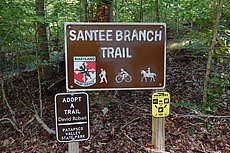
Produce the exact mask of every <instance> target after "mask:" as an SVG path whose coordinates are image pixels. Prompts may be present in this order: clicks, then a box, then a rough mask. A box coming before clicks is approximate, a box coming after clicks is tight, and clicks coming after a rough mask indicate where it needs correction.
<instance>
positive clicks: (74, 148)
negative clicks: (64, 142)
mask: <svg viewBox="0 0 230 153" xmlns="http://www.w3.org/2000/svg"><path fill="white" fill-rule="evenodd" d="M68 153H79V142H70V143H68Z"/></svg>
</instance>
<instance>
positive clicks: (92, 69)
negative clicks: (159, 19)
mask: <svg viewBox="0 0 230 153" xmlns="http://www.w3.org/2000/svg"><path fill="white" fill-rule="evenodd" d="M73 58H74V59H73V62H74V63H73V64H74V83H75V84H77V85H78V86H81V87H89V86H92V85H93V84H95V83H96V57H95V56H75V57H73Z"/></svg>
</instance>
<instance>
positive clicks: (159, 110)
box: [152, 92, 170, 117]
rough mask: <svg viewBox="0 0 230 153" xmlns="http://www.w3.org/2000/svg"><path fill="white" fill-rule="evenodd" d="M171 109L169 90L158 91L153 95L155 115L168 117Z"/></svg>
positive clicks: (153, 112) (153, 113)
mask: <svg viewBox="0 0 230 153" xmlns="http://www.w3.org/2000/svg"><path fill="white" fill-rule="evenodd" d="M169 110H170V94H169V93H168V92H156V93H154V94H153V95H152V115H153V116H154V117H166V116H168V115H169Z"/></svg>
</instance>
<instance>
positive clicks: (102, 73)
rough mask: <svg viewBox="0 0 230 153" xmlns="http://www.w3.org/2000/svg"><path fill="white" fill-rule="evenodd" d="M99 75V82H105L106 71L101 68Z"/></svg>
mask: <svg viewBox="0 0 230 153" xmlns="http://www.w3.org/2000/svg"><path fill="white" fill-rule="evenodd" d="M99 77H100V79H101V81H100V83H103V82H105V83H107V82H108V81H107V78H106V71H105V69H103V68H101V73H100V74H99Z"/></svg>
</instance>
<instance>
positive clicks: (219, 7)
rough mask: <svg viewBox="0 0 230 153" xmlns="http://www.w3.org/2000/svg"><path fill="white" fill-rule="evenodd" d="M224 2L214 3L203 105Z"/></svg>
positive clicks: (218, 0) (205, 102)
mask: <svg viewBox="0 0 230 153" xmlns="http://www.w3.org/2000/svg"><path fill="white" fill-rule="evenodd" d="M223 2H224V0H216V1H214V8H216V13H215V17H214V20H213V35H212V42H211V46H210V48H209V51H208V61H207V65H206V74H205V80H204V93H203V104H207V103H208V86H209V75H210V72H211V65H212V56H213V51H214V50H215V45H216V43H217V42H216V40H217V32H218V26H219V22H220V17H221V11H222V7H223Z"/></svg>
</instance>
